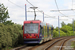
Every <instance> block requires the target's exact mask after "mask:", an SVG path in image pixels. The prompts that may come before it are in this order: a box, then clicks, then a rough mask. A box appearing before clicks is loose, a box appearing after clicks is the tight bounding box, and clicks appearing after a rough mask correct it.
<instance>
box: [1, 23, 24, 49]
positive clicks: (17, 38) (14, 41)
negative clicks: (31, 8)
mask: <svg viewBox="0 0 75 50" xmlns="http://www.w3.org/2000/svg"><path fill="white" fill-rule="evenodd" d="M22 34H23V32H22V29H21V25H19V24H13V25H4V24H3V23H0V48H4V47H14V46H18V45H19V44H22V43H23V38H22Z"/></svg>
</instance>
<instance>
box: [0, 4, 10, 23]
mask: <svg viewBox="0 0 75 50" xmlns="http://www.w3.org/2000/svg"><path fill="white" fill-rule="evenodd" d="M7 18H9V14H8V10H7V8H5V6H4V5H3V4H0V23H3V22H5V21H6V20H7Z"/></svg>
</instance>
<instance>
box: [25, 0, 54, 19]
mask: <svg viewBox="0 0 75 50" xmlns="http://www.w3.org/2000/svg"><path fill="white" fill-rule="evenodd" d="M26 1H27V2H28V3H29V4H30V5H32V6H33V7H35V6H34V5H33V4H31V3H30V2H29V1H28V0H26ZM37 10H38V11H39V12H40V10H39V9H37ZM40 13H43V12H40ZM44 15H46V16H49V15H47V14H45V13H44ZM49 17H51V18H54V16H53V17H52V16H49Z"/></svg>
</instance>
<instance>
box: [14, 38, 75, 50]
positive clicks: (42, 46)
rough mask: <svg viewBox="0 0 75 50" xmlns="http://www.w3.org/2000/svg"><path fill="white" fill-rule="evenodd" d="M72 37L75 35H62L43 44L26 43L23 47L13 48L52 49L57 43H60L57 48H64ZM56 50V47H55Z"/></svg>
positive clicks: (21, 49) (59, 49)
mask: <svg viewBox="0 0 75 50" xmlns="http://www.w3.org/2000/svg"><path fill="white" fill-rule="evenodd" d="M71 38H75V37H61V38H54V39H52V40H51V41H48V42H45V43H43V44H36V45H33V44H32V45H25V46H22V47H18V48H15V49H13V50H52V49H51V48H52V47H54V46H55V44H58V43H59V42H60V43H59V46H60V47H58V48H57V50H62V49H63V46H64V44H65V42H66V41H68V40H69V39H71ZM55 50H56V49H55Z"/></svg>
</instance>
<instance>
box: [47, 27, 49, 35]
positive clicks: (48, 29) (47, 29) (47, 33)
mask: <svg viewBox="0 0 75 50" xmlns="http://www.w3.org/2000/svg"><path fill="white" fill-rule="evenodd" d="M47 35H48V36H49V27H47Z"/></svg>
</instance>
